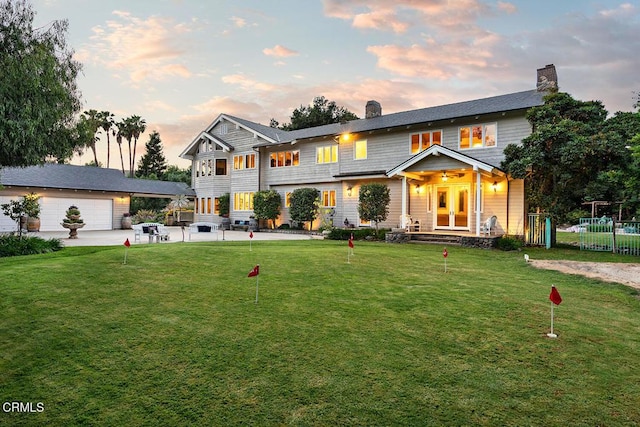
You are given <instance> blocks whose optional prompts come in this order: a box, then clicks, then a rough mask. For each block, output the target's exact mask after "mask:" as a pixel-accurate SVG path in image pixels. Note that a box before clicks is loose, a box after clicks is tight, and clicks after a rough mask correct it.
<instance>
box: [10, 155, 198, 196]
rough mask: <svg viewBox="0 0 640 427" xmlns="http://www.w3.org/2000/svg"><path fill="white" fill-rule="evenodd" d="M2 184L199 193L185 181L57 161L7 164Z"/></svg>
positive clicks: (151, 194)
mask: <svg viewBox="0 0 640 427" xmlns="http://www.w3.org/2000/svg"><path fill="white" fill-rule="evenodd" d="M0 184H2V185H4V186H5V187H31V188H50V189H64V190H85V191H108V192H115V193H128V194H136V195H149V196H158V195H162V196H166V197H172V196H176V195H179V194H184V195H186V196H195V194H196V193H195V191H193V189H191V188H189V186H187V184H185V183H183V182H172V181H155V180H151V179H137V178H127V177H126V176H124V174H123V173H122V172H121V171H119V170H117V169H105V168H97V167H94V166H76V165H62V164H57V163H46V164H44V165H42V166H28V167H25V168H16V167H3V168H2V169H0Z"/></svg>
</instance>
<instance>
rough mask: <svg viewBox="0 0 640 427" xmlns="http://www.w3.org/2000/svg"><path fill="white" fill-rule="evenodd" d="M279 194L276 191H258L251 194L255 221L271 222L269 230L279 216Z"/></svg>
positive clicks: (273, 226)
mask: <svg viewBox="0 0 640 427" xmlns="http://www.w3.org/2000/svg"><path fill="white" fill-rule="evenodd" d="M281 203H282V200H281V198H280V193H278V192H277V191H276V190H268V191H258V192H256V193H254V194H253V214H254V215H255V217H256V218H257V219H264V220H271V228H275V221H276V219H277V218H278V216H280V204H281Z"/></svg>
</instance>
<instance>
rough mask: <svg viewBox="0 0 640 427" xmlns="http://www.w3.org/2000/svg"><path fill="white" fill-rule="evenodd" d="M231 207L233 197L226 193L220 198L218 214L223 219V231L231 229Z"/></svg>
mask: <svg viewBox="0 0 640 427" xmlns="http://www.w3.org/2000/svg"><path fill="white" fill-rule="evenodd" d="M230 206H231V195H230V194H229V193H224V194H223V195H221V196H220V197H219V198H218V214H219V215H220V216H221V217H222V229H223V230H230V229H231V220H230V219H229V209H230Z"/></svg>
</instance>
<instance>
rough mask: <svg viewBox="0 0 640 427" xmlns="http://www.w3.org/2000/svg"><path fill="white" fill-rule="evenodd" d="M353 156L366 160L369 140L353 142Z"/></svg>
mask: <svg viewBox="0 0 640 427" xmlns="http://www.w3.org/2000/svg"><path fill="white" fill-rule="evenodd" d="M353 158H354V159H355V160H365V159H366V158H367V140H366V139H360V140H358V141H356V142H355V143H354V144H353Z"/></svg>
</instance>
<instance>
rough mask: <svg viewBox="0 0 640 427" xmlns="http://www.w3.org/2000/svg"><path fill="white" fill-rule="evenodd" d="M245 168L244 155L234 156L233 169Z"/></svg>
mask: <svg viewBox="0 0 640 427" xmlns="http://www.w3.org/2000/svg"><path fill="white" fill-rule="evenodd" d="M240 169H244V156H233V170H240Z"/></svg>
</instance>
